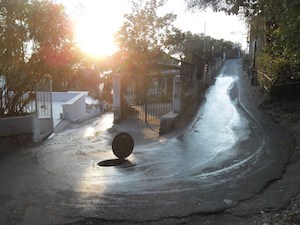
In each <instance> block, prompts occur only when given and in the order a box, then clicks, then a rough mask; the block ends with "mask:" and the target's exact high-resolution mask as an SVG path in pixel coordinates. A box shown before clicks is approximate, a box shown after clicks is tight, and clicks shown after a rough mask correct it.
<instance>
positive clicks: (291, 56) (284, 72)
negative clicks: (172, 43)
mask: <svg viewBox="0 0 300 225" xmlns="http://www.w3.org/2000/svg"><path fill="white" fill-rule="evenodd" d="M186 2H187V5H188V7H189V8H190V9H191V10H201V9H204V8H206V7H212V8H213V9H214V10H215V11H225V12H227V13H228V14H232V13H233V14H244V15H245V17H246V18H247V20H248V22H249V24H250V25H251V37H250V41H253V40H255V39H256V40H257V41H258V43H257V51H256V53H257V54H256V63H257V64H256V66H257V69H258V70H260V71H263V72H265V73H266V74H268V76H269V77H271V78H272V79H273V82H274V83H282V82H288V81H291V80H296V79H298V80H299V79H300V52H299V49H300V39H299V37H300V11H299V8H300V2H299V0H274V1H269V0H229V1H226V2H225V1H223V0H186Z"/></svg>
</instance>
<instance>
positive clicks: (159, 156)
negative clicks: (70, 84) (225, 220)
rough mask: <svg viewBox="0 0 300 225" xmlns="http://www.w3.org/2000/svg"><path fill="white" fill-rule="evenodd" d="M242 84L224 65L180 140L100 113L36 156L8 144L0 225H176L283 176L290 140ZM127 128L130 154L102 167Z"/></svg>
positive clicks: (233, 203)
mask: <svg viewBox="0 0 300 225" xmlns="http://www.w3.org/2000/svg"><path fill="white" fill-rule="evenodd" d="M245 82H246V81H245V79H244V77H243V75H242V69H241V62H240V60H227V61H226V62H225V65H224V66H223V68H222V69H221V71H220V73H219V75H218V76H217V78H216V81H215V84H214V85H213V86H211V87H210V88H209V89H208V91H207V94H206V98H205V101H204V102H203V104H202V105H201V107H200V108H199V110H198V111H197V112H196V114H195V116H194V117H193V118H189V119H188V121H186V124H187V125H186V127H185V129H184V130H183V131H181V132H180V133H179V134H178V132H177V133H173V134H169V135H165V136H158V134H157V133H156V131H155V130H151V129H150V128H147V127H146V126H145V125H144V124H141V123H132V124H126V126H124V125H116V126H113V124H112V115H111V114H105V115H104V116H102V117H101V118H98V119H97V120H95V121H92V122H90V123H88V124H85V125H83V126H79V127H77V128H74V129H70V130H67V131H64V132H62V133H59V134H56V135H55V136H54V137H52V138H51V139H49V140H46V141H44V142H43V143H41V144H40V145H38V146H35V147H23V148H17V147H13V146H11V145H9V144H8V145H5V147H3V149H1V151H0V183H1V186H0V199H1V205H0V213H1V214H0V224H31V225H33V224H68V223H76V221H82V224H105V223H107V224H108V223H109V224H118V223H124V224H137V223H155V224H156V223H160V222H161V224H167V223H166V220H169V223H170V224H174V223H172V220H176V221H177V222H178V221H179V222H180V220H181V219H183V220H184V218H188V217H192V216H195V215H200V214H212V213H220V212H224V211H226V210H230V209H234V208H236V207H237V206H239V205H240V204H242V203H243V202H244V201H245V200H248V199H251V198H253V197H255V196H256V195H257V194H258V193H260V192H261V191H262V190H264V188H265V187H266V186H268V185H269V184H270V183H271V182H272V181H274V180H277V179H279V178H280V177H281V176H282V173H283V172H284V171H285V167H286V165H287V163H288V162H289V150H290V148H291V147H292V146H293V143H294V139H293V137H292V135H291V134H290V133H289V132H288V131H286V130H285V129H284V128H282V127H280V126H279V125H278V124H275V123H273V122H272V121H271V120H270V119H269V118H267V117H265V116H264V115H263V114H261V112H260V111H259V110H258V107H257V103H256V101H255V98H253V96H252V94H251V92H250V91H249V87H248V86H247V84H246V83H245ZM199 101H200V100H199ZM126 129H127V130H128V132H129V133H131V134H132V136H133V137H134V139H135V141H136V145H135V148H134V151H133V153H132V154H131V155H130V156H129V157H128V158H127V160H126V161H125V163H123V164H121V165H119V166H99V165H98V163H99V162H102V165H103V162H107V160H114V159H115V156H114V155H113V153H112V151H111V141H112V139H113V137H114V135H116V134H117V133H118V132H120V131H126ZM109 162H111V161H109ZM112 162H114V161H112ZM84 221H86V222H84ZM88 221H90V223H88ZM92 221H94V223H92ZM164 221H165V223H164ZM170 221H171V222H170ZM78 224H81V223H78Z"/></svg>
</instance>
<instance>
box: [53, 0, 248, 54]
mask: <svg viewBox="0 0 300 225" xmlns="http://www.w3.org/2000/svg"><path fill="white" fill-rule="evenodd" d="M56 1H57V2H61V3H63V4H64V5H65V6H66V10H67V12H68V14H69V15H70V16H71V17H72V18H73V19H74V21H75V24H76V33H77V34H76V37H77V42H78V44H79V46H80V47H81V48H82V49H83V50H84V51H86V52H88V53H90V54H92V55H109V54H111V53H112V52H113V51H116V49H117V48H116V46H115V45H114V43H113V34H114V33H115V32H117V31H118V29H119V28H120V27H121V25H122V23H123V15H124V14H125V13H128V12H130V9H131V6H130V5H129V1H127V0H109V1H108V0H106V1H105V0H56ZM162 12H163V13H164V12H165V13H170V12H172V13H174V14H176V15H177V19H176V21H175V22H174V25H175V26H176V27H178V28H179V29H181V30H182V31H191V32H192V33H196V34H201V33H205V35H208V36H211V37H213V38H216V39H224V40H229V41H232V42H234V43H236V42H237V43H240V44H241V45H242V48H243V49H246V48H247V43H246V39H247V27H246V25H245V23H244V21H243V20H242V18H241V17H238V16H228V15H225V13H223V12H218V13H215V12H212V10H210V9H208V10H206V11H197V12H195V13H191V12H189V11H187V10H186V4H185V2H184V0H168V1H167V4H166V5H165V6H164V8H163V9H162ZM95 28H96V29H95ZM97 28H99V29H97ZM103 30H105V31H106V32H105V33H103Z"/></svg>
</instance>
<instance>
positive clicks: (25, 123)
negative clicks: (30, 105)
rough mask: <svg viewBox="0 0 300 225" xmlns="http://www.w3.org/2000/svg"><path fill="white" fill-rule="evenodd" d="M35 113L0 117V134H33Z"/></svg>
mask: <svg viewBox="0 0 300 225" xmlns="http://www.w3.org/2000/svg"><path fill="white" fill-rule="evenodd" d="M35 118H36V116H35V114H30V115H27V116H18V117H7V118H1V119H0V136H11V135H19V134H33V120H34V119H35Z"/></svg>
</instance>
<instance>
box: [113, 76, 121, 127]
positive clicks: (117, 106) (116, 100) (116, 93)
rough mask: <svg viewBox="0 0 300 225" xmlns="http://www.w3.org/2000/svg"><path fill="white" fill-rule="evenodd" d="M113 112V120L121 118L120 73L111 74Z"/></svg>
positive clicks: (116, 120)
mask: <svg viewBox="0 0 300 225" xmlns="http://www.w3.org/2000/svg"><path fill="white" fill-rule="evenodd" d="M113 112H114V122H118V121H119V120H120V119H121V75H120V74H114V75H113Z"/></svg>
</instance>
